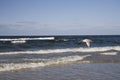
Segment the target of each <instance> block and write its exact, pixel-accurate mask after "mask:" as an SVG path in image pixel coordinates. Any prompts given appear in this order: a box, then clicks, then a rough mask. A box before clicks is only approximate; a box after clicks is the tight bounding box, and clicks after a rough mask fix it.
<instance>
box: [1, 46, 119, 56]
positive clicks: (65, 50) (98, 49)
mask: <svg viewBox="0 0 120 80" xmlns="http://www.w3.org/2000/svg"><path fill="white" fill-rule="evenodd" d="M108 50H117V51H120V46H113V47H94V48H67V49H49V50H37V51H16V52H0V55H14V54H48V53H64V52H103V51H108Z"/></svg>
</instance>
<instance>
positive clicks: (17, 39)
mask: <svg viewBox="0 0 120 80" xmlns="http://www.w3.org/2000/svg"><path fill="white" fill-rule="evenodd" d="M54 39H55V37H39V38H14V39H10V38H8V39H0V41H26V40H54Z"/></svg>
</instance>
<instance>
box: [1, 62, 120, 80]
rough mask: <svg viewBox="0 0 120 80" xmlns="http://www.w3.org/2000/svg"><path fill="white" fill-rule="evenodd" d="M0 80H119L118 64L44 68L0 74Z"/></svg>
mask: <svg viewBox="0 0 120 80" xmlns="http://www.w3.org/2000/svg"><path fill="white" fill-rule="evenodd" d="M0 80H120V63H95V64H94V63H93V64H79V63H73V64H68V65H56V66H46V67H44V68H36V69H27V70H20V71H14V72H4V73H0Z"/></svg>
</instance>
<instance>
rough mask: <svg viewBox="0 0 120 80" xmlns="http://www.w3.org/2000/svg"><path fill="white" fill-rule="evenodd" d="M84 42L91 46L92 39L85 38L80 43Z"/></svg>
mask: <svg viewBox="0 0 120 80" xmlns="http://www.w3.org/2000/svg"><path fill="white" fill-rule="evenodd" d="M83 42H84V43H86V45H87V46H88V47H90V46H91V42H92V40H90V39H83V40H81V41H79V43H83Z"/></svg>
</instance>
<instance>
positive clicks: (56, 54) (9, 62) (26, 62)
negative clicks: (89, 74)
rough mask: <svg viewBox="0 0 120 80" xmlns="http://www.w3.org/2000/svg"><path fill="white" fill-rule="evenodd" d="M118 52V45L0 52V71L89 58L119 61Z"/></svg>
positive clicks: (84, 61)
mask: <svg viewBox="0 0 120 80" xmlns="http://www.w3.org/2000/svg"><path fill="white" fill-rule="evenodd" d="M119 52H120V46H111V47H93V48H66V49H49V50H36V51H15V52H14V51H12V52H0V58H1V59H0V72H2V71H11V70H20V69H26V68H36V67H45V66H49V65H54V64H55V65H56V64H67V63H71V62H76V61H79V62H81V63H90V60H94V61H95V60H97V59H100V60H98V61H99V62H100V61H101V60H106V61H108V60H111V61H112V62H113V61H114V60H113V59H115V60H118V61H119V62H120V58H119V57H120V55H119ZM94 56H95V57H94ZM102 56H104V57H102ZM105 56H106V57H105ZM107 56H110V57H107ZM111 56H114V57H113V58H112V57H111ZM115 56H117V57H115ZM87 58H88V59H87Z"/></svg>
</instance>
